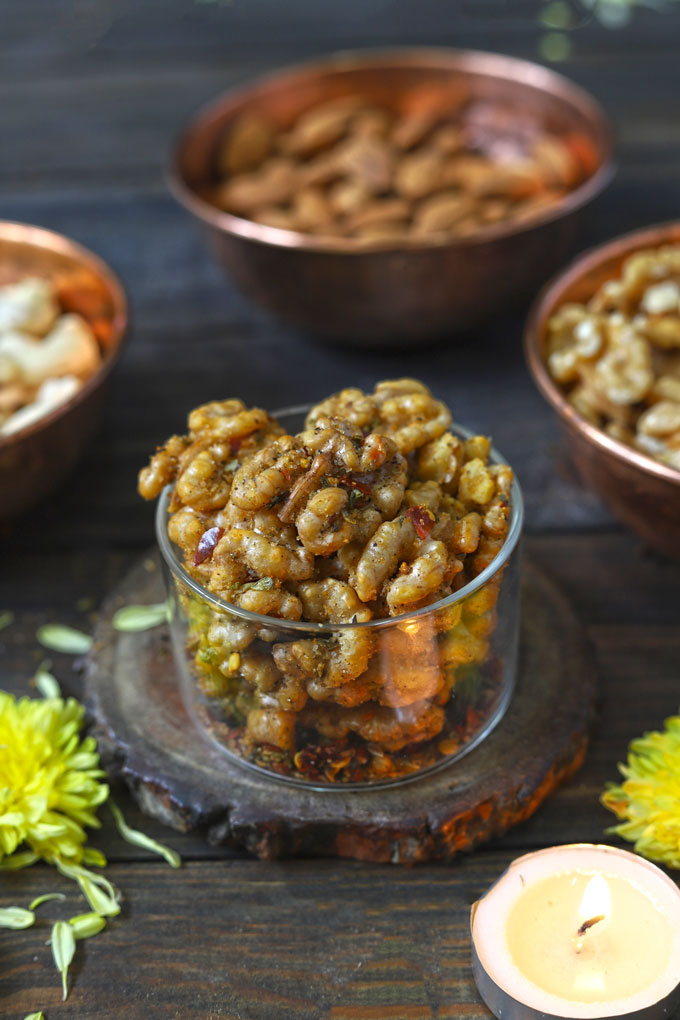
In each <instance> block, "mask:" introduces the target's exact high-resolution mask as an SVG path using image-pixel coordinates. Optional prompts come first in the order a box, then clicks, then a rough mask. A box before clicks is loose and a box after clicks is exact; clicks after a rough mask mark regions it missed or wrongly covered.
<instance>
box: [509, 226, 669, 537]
mask: <svg viewBox="0 0 680 1020" xmlns="http://www.w3.org/2000/svg"><path fill="white" fill-rule="evenodd" d="M663 244H680V223H662V224H659V225H658V226H654V227H647V228H645V229H644V230H636V231H634V232H633V233H631V234H625V235H624V236H623V237H618V238H616V239H615V240H614V241H609V242H607V244H603V245H600V247H598V248H594V249H593V250H592V251H589V252H586V253H585V254H584V255H582V256H580V257H579V258H578V259H576V260H575V261H574V262H573V263H572V265H571V266H569V267H568V268H567V269H566V270H565V271H564V272H563V273H561V274H560V275H559V276H558V277H556V278H555V279H554V280H553V281H551V282H550V283H549V284H548V285H547V286H546V288H545V289H544V291H543V292H542V293H541V294H540V295H539V296H538V298H537V300H536V302H535V304H534V306H533V308H532V310H531V312H530V314H529V319H528V323H527V328H526V333H525V338H524V343H525V352H526V357H527V361H528V364H529V369H530V371H531V374H532V375H533V377H534V380H535V382H536V384H537V385H538V388H539V389H540V391H541V393H542V394H543V396H544V397H545V398H546V400H547V401H548V403H550V404H552V407H553V409H554V410H555V411H556V412H557V414H558V416H559V418H560V421H561V423H562V428H563V432H564V435H565V437H566V442H567V447H568V449H569V453H570V455H571V457H572V459H573V461H574V462H575V464H576V467H577V468H578V471H579V473H580V474H581V476H582V478H583V480H584V482H585V483H586V484H587V485H588V486H589V487H590V488H591V489H593V491H594V492H596V493H597V495H598V496H599V497H600V498H601V499H602V500H603V502H604V503H606V504H607V506H608V507H609V509H610V510H611V512H612V513H613V514H614V516H615V517H618V518H619V520H621V521H622V522H623V523H624V524H626V525H627V526H628V527H629V528H631V529H632V530H633V531H635V532H637V534H638V535H640V536H641V537H642V538H643V539H644V540H645V541H646V542H647V543H648V544H649V545H650V546H652V547H653V548H655V549H658V550H659V551H661V552H663V553H667V554H669V555H671V556H680V471H676V470H675V469H674V468H672V467H668V466H667V465H665V464H661V463H659V462H658V461H656V460H654V459H653V458H652V457H649V456H646V455H645V454H643V453H639V452H638V451H637V450H634V449H633V448H632V447H630V446H626V444H625V443H621V442H619V441H618V440H616V439H612V438H611V437H610V436H608V435H607V434H606V432H603V431H602V430H601V429H599V428H596V427H595V426H594V425H592V424H591V423H590V422H588V421H586V420H585V418H583V417H581V415H580V414H579V413H578V411H577V410H576V409H575V408H574V407H572V405H571V404H570V403H569V401H568V400H567V398H566V396H565V394H564V392H563V391H562V389H561V388H560V386H559V385H558V383H556V382H555V381H554V380H553V378H552V376H551V375H550V373H549V371H548V368H547V365H546V359H545V344H546V333H547V330H546V326H547V323H548V320H549V318H550V316H551V315H552V314H553V312H555V310H556V309H557V307H558V306H559V305H562V304H564V303H565V302H566V301H577V302H581V303H583V302H586V301H588V299H589V298H591V297H592V295H593V294H594V292H595V291H596V290H597V289H598V287H600V286H601V285H602V284H603V283H604V282H605V280H609V279H611V278H612V277H615V276H618V275H619V272H620V270H621V266H622V264H623V262H624V261H625V260H626V259H627V258H628V256H629V255H631V254H632V253H633V252H636V251H639V250H641V249H643V248H657V247H659V246H660V245H663Z"/></svg>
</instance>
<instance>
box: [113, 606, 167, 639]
mask: <svg viewBox="0 0 680 1020" xmlns="http://www.w3.org/2000/svg"><path fill="white" fill-rule="evenodd" d="M167 620H168V604H167V602H156V603H154V604H153V605H149V606H123V608H122V609H118V610H117V611H116V612H115V613H114V614H113V620H112V623H113V629H114V630H119V631H125V632H128V633H136V632H137V631H141V630H151V629H152V628H153V627H158V626H159V624H161V623H166V622H167Z"/></svg>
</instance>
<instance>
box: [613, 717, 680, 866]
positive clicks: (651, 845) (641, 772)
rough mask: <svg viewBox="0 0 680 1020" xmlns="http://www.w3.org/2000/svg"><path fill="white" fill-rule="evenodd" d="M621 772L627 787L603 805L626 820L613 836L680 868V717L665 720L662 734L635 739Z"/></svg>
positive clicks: (618, 789)
mask: <svg viewBox="0 0 680 1020" xmlns="http://www.w3.org/2000/svg"><path fill="white" fill-rule="evenodd" d="M619 771H620V772H621V774H622V775H623V777H624V782H623V783H621V784H620V785H615V784H613V783H612V784H610V785H609V787H608V788H607V790H606V791H605V792H604V793H603V795H602V803H603V804H604V806H605V807H606V808H609V810H610V811H613V812H614V814H615V815H616V816H617V818H621V819H625V821H622V822H621V824H620V825H615V826H614V827H613V828H612V829H611V830H610V831H611V832H616V833H618V834H619V836H623V838H624V839H627V840H630V842H632V843H635V849H636V850H637V852H638V853H640V854H643V855H644V856H645V857H649V858H650V860H653V861H660V862H661V863H662V864H667V865H668V866H669V867H671V868H680V716H678V715H674V716H671V718H670V719H666V721H665V723H664V731H663V732H662V733H658V732H656V731H655V732H652V733H645V735H644V736H643V737H641V738H640V739H639V740H634V741H633V742H632V743H631V745H630V750H629V753H628V763H627V764H626V765H619Z"/></svg>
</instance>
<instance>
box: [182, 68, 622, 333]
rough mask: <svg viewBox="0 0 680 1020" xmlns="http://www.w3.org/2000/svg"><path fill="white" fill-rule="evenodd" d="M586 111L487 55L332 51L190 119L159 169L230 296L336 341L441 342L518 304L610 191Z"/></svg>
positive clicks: (590, 104) (543, 77) (544, 75)
mask: <svg viewBox="0 0 680 1020" xmlns="http://www.w3.org/2000/svg"><path fill="white" fill-rule="evenodd" d="M612 173H613V162H612V136H611V131H610V128H609V125H608V122H607V120H606V118H605V117H604V115H603V113H602V111H601V110H600V108H599V107H598V106H597V104H596V103H595V102H594V101H593V100H592V99H591V98H590V96H589V95H587V94H586V93H585V92H583V91H582V90H581V89H579V88H577V87H576V86H575V85H573V84H572V83H571V82H569V81H567V80H566V79H565V78H562V77H560V76H559V75H557V74H555V73H553V72H552V71H548V70H546V69H545V68H543V67H539V66H537V65H535V64H530V63H527V62H525V61H521V60H515V59H513V58H510V57H505V56H501V55H498V54H490V53H476V52H471V51H456V50H446V49H409V50H401V51H381V52H374V53H370V52H369V53H367V52H364V53H361V52H359V53H349V54H338V55H336V56H333V57H330V58H327V59H324V60H321V61H319V62H317V63H313V64H307V65H304V66H300V67H297V68H292V69H287V70H283V71H280V72H278V73H275V74H273V75H271V76H270V77H268V78H265V79H262V80H260V81H259V82H257V83H255V84H254V85H251V86H249V87H247V88H244V89H242V90H240V91H236V92H231V93H228V94H226V95H223V96H221V97H220V98H218V99H217V100H215V101H214V102H212V103H211V104H210V105H209V106H207V107H206V108H204V109H203V110H202V111H200V112H199V113H198V114H197V116H196V117H195V118H194V120H193V121H192V122H191V124H190V125H189V127H188V128H187V129H186V131H185V132H184V134H183V135H182V137H181V139H180V141H179V144H178V146H177V148H176V151H175V154H174V158H173V161H172V166H171V171H170V186H171V188H172V191H173V192H174V194H175V196H176V198H177V199H178V200H179V201H180V202H181V203H182V204H183V205H184V206H185V207H186V208H187V209H188V211H189V212H190V213H191V214H192V215H193V216H194V217H195V218H196V220H197V221H198V223H199V224H200V226H201V227H202V228H203V231H204V233H205V235H206V237H207V240H208V242H209V244H210V247H211V248H212V249H213V251H214V253H215V254H216V255H217V257H218V259H219V260H220V261H221V262H222V263H223V265H224V266H225V268H226V269H227V270H228V271H229V273H230V274H231V276H232V277H233V279H234V281H235V282H236V283H237V285H238V286H239V287H240V288H241V289H242V290H243V291H244V292H245V293H246V294H248V295H249V296H250V297H251V298H253V299H254V300H255V301H257V302H259V303H260V304H262V305H264V306H265V307H266V308H268V309H269V310H270V311H271V312H273V313H274V314H275V315H278V316H280V317H281V318H282V319H284V320H287V321H289V322H291V323H295V324H297V325H298V326H301V327H303V328H305V329H308V330H311V331H312V332H314V333H316V334H319V335H322V336H327V337H331V338H335V339H336V340H340V341H351V342H362V343H371V344H374V345H387V344H393V343H395V342H396V343H402V344H405V343H409V342H417V341H419V340H421V339H423V338H434V337H442V336H448V335H451V334H453V333H456V332H459V331H461V330H464V329H467V328H470V327H472V326H475V325H477V324H479V323H480V322H482V321H483V320H484V319H486V318H488V317H489V316H490V315H491V314H492V313H494V312H496V311H498V310H499V309H500V308H502V307H503V306H504V305H507V304H508V303H509V302H510V301H511V300H512V299H517V298H519V297H521V296H522V295H524V296H526V295H527V294H528V292H530V290H531V288H532V287H534V286H536V284H538V283H540V282H542V281H543V280H544V279H545V278H546V277H547V276H548V275H549V274H550V272H551V271H553V270H554V269H555V268H556V267H557V266H558V265H559V264H560V263H561V261H562V260H563V259H564V256H565V254H566V252H567V251H568V249H569V246H570V244H571V242H572V239H573V237H574V232H575V228H576V220H577V215H578V213H579V212H580V211H581V210H582V208H583V207H584V205H585V204H586V203H587V202H589V201H590V200H591V199H592V198H594V196H595V195H596V194H598V192H600V191H601V190H602V188H603V187H604V186H605V185H606V184H607V182H608V181H609V180H610V178H611V176H612Z"/></svg>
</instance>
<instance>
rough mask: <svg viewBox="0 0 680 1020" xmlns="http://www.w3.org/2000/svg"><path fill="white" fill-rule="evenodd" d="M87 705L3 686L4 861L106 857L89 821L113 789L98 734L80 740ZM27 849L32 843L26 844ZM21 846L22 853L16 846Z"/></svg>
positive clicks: (0, 817) (68, 862)
mask: <svg viewBox="0 0 680 1020" xmlns="http://www.w3.org/2000/svg"><path fill="white" fill-rule="evenodd" d="M84 714H85V710H84V708H83V706H82V705H79V704H78V702H77V701H75V700H74V699H73V698H69V699H68V700H66V701H64V700H63V699H62V698H47V699H45V700H40V701H37V700H32V699H31V698H21V699H20V700H17V699H16V698H14V697H12V695H10V694H7V693H5V692H4V691H0V863H1V864H2V866H3V867H13V866H19V867H20V866H22V865H24V864H30V863H32V862H33V861H34V860H36V859H37V858H38V857H41V858H43V859H44V860H46V861H48V862H49V863H51V864H57V865H65V866H66V867H69V866H72V865H80V864H81V863H85V864H91V863H101V862H102V861H103V858H102V855H101V854H99V853H98V852H97V851H93V850H89V849H88V848H87V847H85V845H84V844H85V840H86V838H87V836H86V833H85V829H84V826H86V825H88V826H91V827H93V828H99V825H100V822H99V820H98V818H97V816H96V813H95V812H96V810H97V808H98V807H99V805H100V804H102V803H103V802H104V801H105V800H106V798H107V797H108V795H109V788H108V786H107V785H106V783H102V782H100V779H102V778H103V777H104V776H105V773H104V772H102V770H101V769H100V768H99V755H98V754H97V745H96V742H95V740H94V738H92V737H87V738H86V739H85V740H82V741H81V740H80V729H81V726H82V724H83V718H84ZM26 848H28V849H26ZM15 851H17V852H15Z"/></svg>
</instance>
